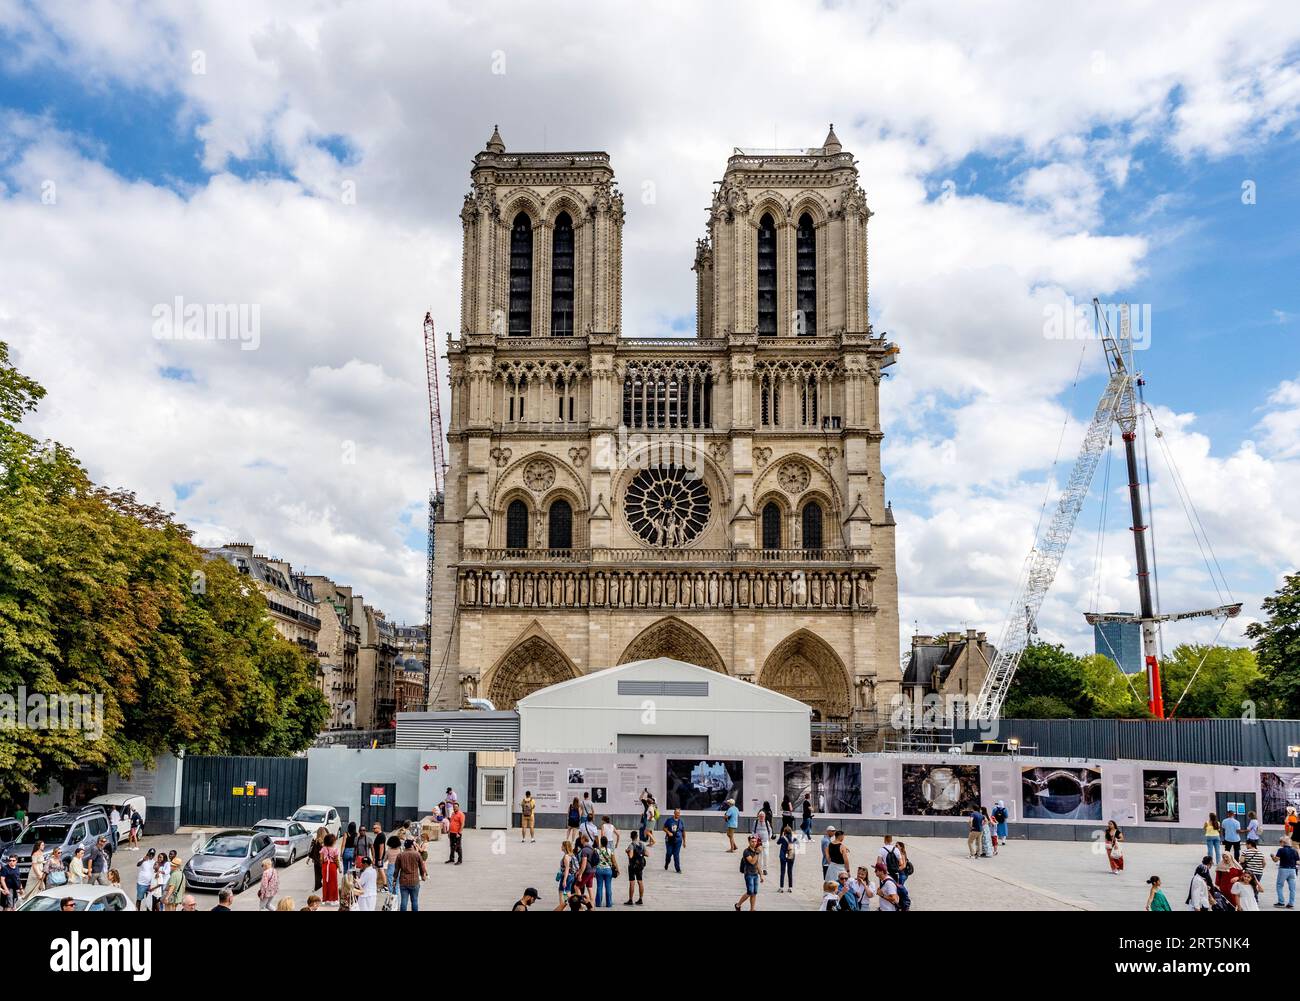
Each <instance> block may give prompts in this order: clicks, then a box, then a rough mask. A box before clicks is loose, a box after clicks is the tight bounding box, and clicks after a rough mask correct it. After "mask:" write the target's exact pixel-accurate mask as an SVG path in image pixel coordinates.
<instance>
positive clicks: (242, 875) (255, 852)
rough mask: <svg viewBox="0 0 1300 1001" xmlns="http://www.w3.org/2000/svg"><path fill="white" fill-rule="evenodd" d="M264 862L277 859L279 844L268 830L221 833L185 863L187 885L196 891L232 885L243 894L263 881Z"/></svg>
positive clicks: (208, 841) (245, 829)
mask: <svg viewBox="0 0 1300 1001" xmlns="http://www.w3.org/2000/svg"><path fill="white" fill-rule="evenodd" d="M264 859H271V860H272V861H274V859H275V844H274V843H273V842H272V841H271V836H270V835H269V834H267V833H266V832H265V831H254V830H250V829H247V828H244V829H242V830H233V831H221V832H219V833H217V834H214V835H213V836H212V837H210V838H209V839H208V840H207V843H206V844H204V846H203V849H202V850H201V851H199V852H197V853H196V854H194V855H192V856H191V857H190V860H189V861H188V862H186V863H185V882H186V883H188V884H189V885H190V887H192V888H193V889H196V890H220V889H221V888H222V887H226V886H228V887H230V888H231V889H232V890H234V891H235V892H236V893H242V892H243V891H244V890H246V889H248V887H250V886H251V885H252V884H253V883H255V882H257V881H258V880H259V879H261V878H262V861H263V860H264Z"/></svg>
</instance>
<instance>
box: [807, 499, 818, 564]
mask: <svg viewBox="0 0 1300 1001" xmlns="http://www.w3.org/2000/svg"><path fill="white" fill-rule="evenodd" d="M803 547H804V549H806V550H809V551H812V552H818V553H819V552H821V549H822V506H821V505H820V504H818V503H817V502H816V501H809V502H808V503H807V504H805V505H804V508H803Z"/></svg>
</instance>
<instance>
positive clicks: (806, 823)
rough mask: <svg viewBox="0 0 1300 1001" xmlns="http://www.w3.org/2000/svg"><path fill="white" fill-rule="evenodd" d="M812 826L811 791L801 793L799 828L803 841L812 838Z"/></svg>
mask: <svg viewBox="0 0 1300 1001" xmlns="http://www.w3.org/2000/svg"><path fill="white" fill-rule="evenodd" d="M812 826H813V808H812V793H810V792H806V793H804V794H803V821H802V823H800V824H799V830H800V831H802V832H803V839H804V840H805V841H811V840H812Z"/></svg>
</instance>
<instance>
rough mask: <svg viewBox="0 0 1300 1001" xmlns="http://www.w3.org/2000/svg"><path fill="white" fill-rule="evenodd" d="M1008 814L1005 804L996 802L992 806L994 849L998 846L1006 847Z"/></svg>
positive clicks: (1000, 801)
mask: <svg viewBox="0 0 1300 1001" xmlns="http://www.w3.org/2000/svg"><path fill="white" fill-rule="evenodd" d="M1009 816H1010V814H1008V813H1007V804H1006V803H1005V802H1003V801H1002V800H998V801H997V802H996V803H994V804H993V823H994V825H995V826H994V829H993V847H994V848H995V849H996V848H997V847H998V846H999V845H1001V846H1002V847H1006V843H1007V819H1008V817H1009Z"/></svg>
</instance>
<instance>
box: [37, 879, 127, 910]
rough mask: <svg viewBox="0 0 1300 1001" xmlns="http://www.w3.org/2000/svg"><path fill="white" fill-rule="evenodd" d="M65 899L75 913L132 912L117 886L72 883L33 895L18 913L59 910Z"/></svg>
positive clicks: (124, 895)
mask: <svg viewBox="0 0 1300 1001" xmlns="http://www.w3.org/2000/svg"><path fill="white" fill-rule="evenodd" d="M65 897H71V898H72V900H73V910H77V911H133V910H135V905H134V904H132V903H131V898H130V897H128V896H127V895H126V893H125V891H124V890H122V888H121V887H118V886H92V885H91V884H89V883H73V884H71V885H69V886H51V887H50V888H49V889H48V890H41V891H40V892H39V893H34V894H32V895H31V896H30V897H28V898H27V899H26V900H24V901H23V902H22V903H21V904H19V905H18V910H20V911H57V910H60V909H61V907H62V904H63V900H64V898H65Z"/></svg>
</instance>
